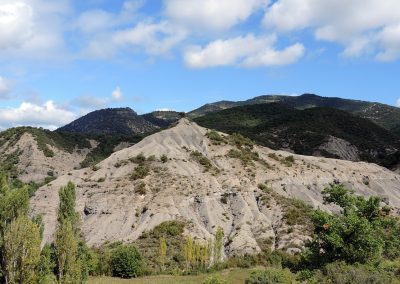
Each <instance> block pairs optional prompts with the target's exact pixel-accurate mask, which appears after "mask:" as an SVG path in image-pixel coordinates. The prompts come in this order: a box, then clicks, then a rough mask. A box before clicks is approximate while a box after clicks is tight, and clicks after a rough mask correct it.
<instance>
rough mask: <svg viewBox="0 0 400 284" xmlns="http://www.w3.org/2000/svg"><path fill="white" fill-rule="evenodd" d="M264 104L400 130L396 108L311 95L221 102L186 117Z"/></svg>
mask: <svg viewBox="0 0 400 284" xmlns="http://www.w3.org/2000/svg"><path fill="white" fill-rule="evenodd" d="M265 103H280V104H281V105H284V106H286V107H289V108H295V109H299V110H302V109H309V108H315V107H322V108H334V109H338V110H342V111H346V112H348V113H351V114H354V115H356V116H359V117H362V118H367V119H370V120H371V121H373V122H374V123H376V124H378V125H380V126H381V127H383V128H385V129H387V130H391V131H393V132H396V133H397V134H398V133H399V130H400V109H399V108H397V107H393V106H389V105H384V104H380V103H372V102H365V101H357V100H349V99H341V98H327V97H320V96H316V95H313V94H304V95H302V96H276V95H267V96H260V97H256V98H253V99H250V100H247V101H240V102H232V101H221V102H216V103H212V104H207V105H204V106H202V107H200V108H198V109H196V110H193V111H191V112H190V113H189V114H188V115H189V116H190V117H192V118H194V117H200V116H203V115H205V114H208V113H212V112H218V111H221V110H224V109H228V108H233V107H237V106H246V105H255V104H265Z"/></svg>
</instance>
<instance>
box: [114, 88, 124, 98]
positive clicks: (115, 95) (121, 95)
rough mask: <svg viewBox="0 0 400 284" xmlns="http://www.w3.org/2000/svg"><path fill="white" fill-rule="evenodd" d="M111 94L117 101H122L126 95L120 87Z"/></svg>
mask: <svg viewBox="0 0 400 284" xmlns="http://www.w3.org/2000/svg"><path fill="white" fill-rule="evenodd" d="M111 96H112V98H113V100H115V101H120V100H122V98H123V97H124V95H123V94H122V91H121V88H120V87H116V88H115V90H114V91H112V93H111Z"/></svg>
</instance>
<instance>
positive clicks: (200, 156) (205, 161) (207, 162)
mask: <svg viewBox="0 0 400 284" xmlns="http://www.w3.org/2000/svg"><path fill="white" fill-rule="evenodd" d="M190 156H191V157H192V158H193V159H194V160H196V161H197V162H198V163H199V164H200V165H202V166H203V167H204V169H205V170H206V171H208V170H210V169H211V168H212V164H211V161H210V160H209V159H208V158H207V157H205V156H204V155H203V154H202V153H200V152H199V151H193V152H192V153H191V154H190Z"/></svg>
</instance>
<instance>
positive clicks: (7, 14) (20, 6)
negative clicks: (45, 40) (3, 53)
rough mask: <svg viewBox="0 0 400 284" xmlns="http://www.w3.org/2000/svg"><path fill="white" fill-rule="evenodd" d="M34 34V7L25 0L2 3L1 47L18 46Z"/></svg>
mask: <svg viewBox="0 0 400 284" xmlns="http://www.w3.org/2000/svg"><path fill="white" fill-rule="evenodd" d="M32 34H33V9H32V7H31V6H29V5H27V4H26V3H24V2H18V1H16V2H14V3H11V2H5V3H0V49H9V48H18V47H20V46H21V45H22V44H23V43H24V42H25V41H27V40H28V39H29V38H30V37H31V36H32Z"/></svg>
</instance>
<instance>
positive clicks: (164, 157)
mask: <svg viewBox="0 0 400 284" xmlns="http://www.w3.org/2000/svg"><path fill="white" fill-rule="evenodd" d="M160 160H161V162H163V163H164V164H165V163H166V162H168V157H167V155H162V156H161V158H160Z"/></svg>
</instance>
